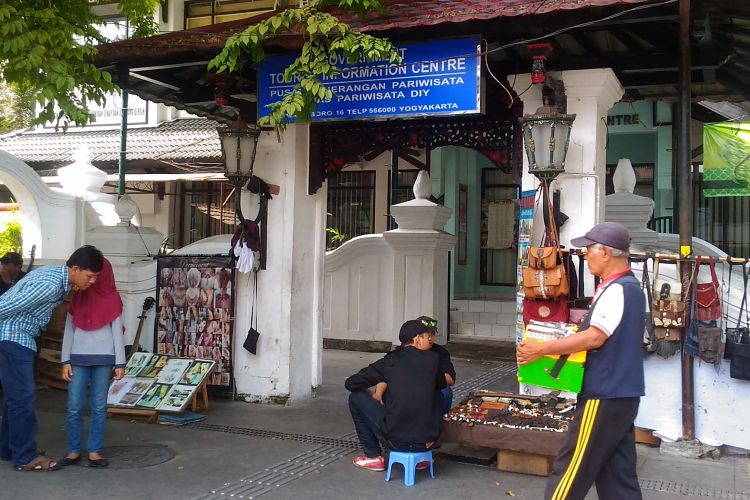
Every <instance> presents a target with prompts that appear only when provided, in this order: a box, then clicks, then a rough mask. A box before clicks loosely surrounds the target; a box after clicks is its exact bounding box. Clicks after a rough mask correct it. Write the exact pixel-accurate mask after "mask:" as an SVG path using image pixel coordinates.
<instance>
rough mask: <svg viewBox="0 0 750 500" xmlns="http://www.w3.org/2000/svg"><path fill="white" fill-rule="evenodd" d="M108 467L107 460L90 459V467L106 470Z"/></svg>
mask: <svg viewBox="0 0 750 500" xmlns="http://www.w3.org/2000/svg"><path fill="white" fill-rule="evenodd" d="M108 466H109V462H108V461H107V459H106V458H89V467H99V468H104V467H108Z"/></svg>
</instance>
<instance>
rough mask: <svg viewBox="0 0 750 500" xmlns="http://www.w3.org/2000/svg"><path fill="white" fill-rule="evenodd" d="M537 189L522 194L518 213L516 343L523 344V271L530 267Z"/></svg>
mask: <svg viewBox="0 0 750 500" xmlns="http://www.w3.org/2000/svg"><path fill="white" fill-rule="evenodd" d="M536 192H537V191H536V189H532V190H529V191H522V192H521V202H520V210H519V211H518V266H517V267H516V282H517V283H518V288H517V289H516V343H520V342H521V337H522V336H523V326H524V325H523V309H522V308H523V297H524V295H523V273H522V271H521V270H522V269H523V268H524V267H528V266H529V241H530V239H531V224H532V223H533V221H534V203H535V200H536Z"/></svg>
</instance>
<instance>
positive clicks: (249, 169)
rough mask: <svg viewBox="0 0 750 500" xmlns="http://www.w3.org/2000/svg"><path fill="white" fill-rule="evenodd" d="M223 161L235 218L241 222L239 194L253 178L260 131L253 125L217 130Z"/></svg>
mask: <svg viewBox="0 0 750 500" xmlns="http://www.w3.org/2000/svg"><path fill="white" fill-rule="evenodd" d="M217 132H218V133H219V138H220V139H221V152H222V155H223V159H224V176H225V177H226V178H227V179H228V180H229V182H231V183H232V184H233V185H234V189H235V198H236V205H235V209H236V211H237V218H238V219H239V220H240V221H242V220H244V219H243V217H242V210H241V209H240V193H241V191H242V186H244V185H245V183H246V182H247V181H248V179H250V178H251V177H252V176H253V167H254V165H255V153H256V149H257V146H258V138H259V137H260V129H259V128H258V127H256V126H255V125H253V124H245V123H234V124H233V125H232V126H228V127H219V128H218V129H217Z"/></svg>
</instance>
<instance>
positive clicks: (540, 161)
mask: <svg viewBox="0 0 750 500" xmlns="http://www.w3.org/2000/svg"><path fill="white" fill-rule="evenodd" d="M575 118H576V115H565V114H558V113H544V114H535V115H524V116H523V118H521V119H520V122H521V130H522V133H523V144H524V146H525V148H526V156H527V157H528V158H529V172H530V173H532V174H534V175H535V176H536V177H537V178H538V179H540V180H552V179H554V178H555V177H557V176H558V175H559V174H561V173H562V172H564V171H565V155H566V154H567V152H568V144H569V143H570V128H571V127H572V125H573V120H575Z"/></svg>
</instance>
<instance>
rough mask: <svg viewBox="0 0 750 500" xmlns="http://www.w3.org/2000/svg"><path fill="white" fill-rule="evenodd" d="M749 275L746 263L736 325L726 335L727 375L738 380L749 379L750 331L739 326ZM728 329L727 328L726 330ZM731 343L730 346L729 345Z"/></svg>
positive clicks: (749, 269) (745, 305) (749, 270)
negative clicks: (730, 332)
mask: <svg viewBox="0 0 750 500" xmlns="http://www.w3.org/2000/svg"><path fill="white" fill-rule="evenodd" d="M749 275H750V268H748V266H747V264H745V265H743V266H742V285H743V287H744V290H743V291H742V305H740V315H739V316H738V317H737V327H736V328H735V329H734V331H733V332H732V339H731V344H730V337H729V335H727V348H728V349H729V350H730V353H729V376H730V377H732V378H734V379H739V380H750V331H748V327H747V326H744V327H740V326H739V323H740V321H741V319H742V312H743V309H745V307H747V284H748V277H749ZM745 324H746V325H747V324H748V317H747V310H745ZM728 330H729V329H727V331H728ZM730 345H731V347H730Z"/></svg>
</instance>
